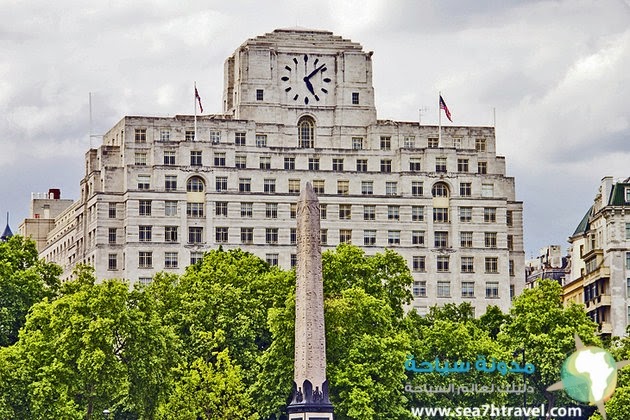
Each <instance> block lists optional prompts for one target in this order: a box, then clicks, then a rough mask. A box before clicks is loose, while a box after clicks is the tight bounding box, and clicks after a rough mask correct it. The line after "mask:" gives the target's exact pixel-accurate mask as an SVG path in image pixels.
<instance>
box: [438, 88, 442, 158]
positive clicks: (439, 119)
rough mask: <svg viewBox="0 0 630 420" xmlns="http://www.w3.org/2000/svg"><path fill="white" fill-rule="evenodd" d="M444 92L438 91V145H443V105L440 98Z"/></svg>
mask: <svg viewBox="0 0 630 420" xmlns="http://www.w3.org/2000/svg"><path fill="white" fill-rule="evenodd" d="M441 97H442V92H438V147H442V107H441V104H440V98H441Z"/></svg>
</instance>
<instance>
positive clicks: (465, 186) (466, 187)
mask: <svg viewBox="0 0 630 420" xmlns="http://www.w3.org/2000/svg"><path fill="white" fill-rule="evenodd" d="M459 195H460V196H462V197H470V196H471V195H472V183H470V182H460V183H459Z"/></svg>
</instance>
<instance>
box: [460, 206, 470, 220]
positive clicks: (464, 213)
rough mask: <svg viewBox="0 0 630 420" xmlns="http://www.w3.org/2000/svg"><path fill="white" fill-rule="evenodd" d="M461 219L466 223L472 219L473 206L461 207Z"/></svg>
mask: <svg viewBox="0 0 630 420" xmlns="http://www.w3.org/2000/svg"><path fill="white" fill-rule="evenodd" d="M459 221H460V222H464V223H468V222H471V221H472V207H460V208H459Z"/></svg>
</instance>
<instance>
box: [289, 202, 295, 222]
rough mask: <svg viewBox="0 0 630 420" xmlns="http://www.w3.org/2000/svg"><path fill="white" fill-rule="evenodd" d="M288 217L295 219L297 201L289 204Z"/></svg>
mask: <svg viewBox="0 0 630 420" xmlns="http://www.w3.org/2000/svg"><path fill="white" fill-rule="evenodd" d="M289 217H290V218H291V219H295V218H296V217H297V203H290V204H289Z"/></svg>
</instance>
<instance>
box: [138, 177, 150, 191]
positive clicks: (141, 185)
mask: <svg viewBox="0 0 630 420" xmlns="http://www.w3.org/2000/svg"><path fill="white" fill-rule="evenodd" d="M150 183H151V175H138V189H139V190H144V191H146V190H148V189H149V188H151V186H150Z"/></svg>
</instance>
